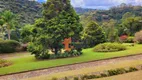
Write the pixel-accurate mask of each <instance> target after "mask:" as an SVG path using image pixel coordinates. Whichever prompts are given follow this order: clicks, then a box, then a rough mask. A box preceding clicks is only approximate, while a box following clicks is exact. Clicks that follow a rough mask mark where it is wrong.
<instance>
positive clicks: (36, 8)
mask: <svg viewBox="0 0 142 80" xmlns="http://www.w3.org/2000/svg"><path fill="white" fill-rule="evenodd" d="M4 10H10V11H11V12H13V13H14V14H16V15H18V17H17V18H18V22H20V24H21V25H24V24H32V23H34V20H35V19H37V18H39V17H41V16H42V3H39V2H36V1H29V0H0V12H3V11H4ZM75 10H76V12H77V13H78V14H84V13H86V12H88V11H95V10H94V9H83V8H80V7H77V8H75Z"/></svg>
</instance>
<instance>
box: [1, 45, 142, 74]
mask: <svg viewBox="0 0 142 80" xmlns="http://www.w3.org/2000/svg"><path fill="white" fill-rule="evenodd" d="M141 48H142V45H136V46H134V47H128V49H127V50H125V51H120V52H110V53H99V52H93V49H92V48H90V49H84V50H83V53H84V54H83V55H82V56H80V57H74V58H66V59H56V60H44V61H37V60H36V59H35V58H34V57H33V56H25V57H20V58H11V59H9V60H11V61H12V62H13V65H11V66H9V67H4V68H0V75H2V74H9V73H16V72H22V71H28V70H35V69H41V68H49V67H55V66H61V65H67V64H73V63H80V62H87V61H92V60H100V59H107V58H112V57H118V56H127V55H133V54H139V53H142V49H141Z"/></svg>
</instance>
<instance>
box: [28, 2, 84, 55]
mask: <svg viewBox="0 0 142 80" xmlns="http://www.w3.org/2000/svg"><path fill="white" fill-rule="evenodd" d="M43 7H44V10H43V17H42V18H40V19H38V20H37V21H36V22H35V24H34V29H33V34H34V39H33V41H32V43H31V44H32V45H33V46H32V48H30V51H31V52H32V53H33V54H36V56H38V57H39V55H42V54H48V49H51V51H53V52H54V53H55V54H58V53H59V52H58V51H60V50H61V48H62V45H63V44H62V42H63V40H64V39H65V38H70V37H72V38H74V37H77V38H79V36H80V32H81V31H82V26H81V24H80V22H79V16H78V15H77V14H76V12H75V10H74V9H73V7H72V6H71V4H70V0H48V1H47V2H46V3H45V4H43Z"/></svg>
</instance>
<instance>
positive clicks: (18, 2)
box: [0, 0, 42, 25]
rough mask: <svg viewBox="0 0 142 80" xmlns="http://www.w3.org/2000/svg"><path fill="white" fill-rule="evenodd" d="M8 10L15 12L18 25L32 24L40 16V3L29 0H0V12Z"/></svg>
mask: <svg viewBox="0 0 142 80" xmlns="http://www.w3.org/2000/svg"><path fill="white" fill-rule="evenodd" d="M4 10H10V11H11V12H13V13H14V14H16V15H17V16H18V17H17V20H18V22H20V25H24V24H32V23H34V20H35V19H36V18H39V17H41V11H42V5H41V4H40V3H38V2H36V1H29V0H0V12H3V11H4Z"/></svg>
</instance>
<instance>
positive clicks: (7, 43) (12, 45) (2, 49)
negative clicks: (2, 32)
mask: <svg viewBox="0 0 142 80" xmlns="http://www.w3.org/2000/svg"><path fill="white" fill-rule="evenodd" d="M19 47H20V43H19V42H17V41H14V40H4V41H0V53H13V52H16V50H17V48H19Z"/></svg>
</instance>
